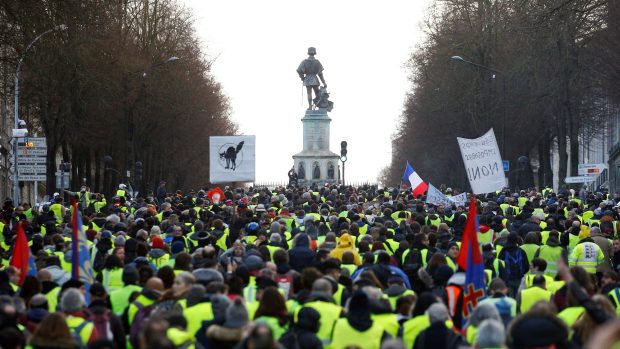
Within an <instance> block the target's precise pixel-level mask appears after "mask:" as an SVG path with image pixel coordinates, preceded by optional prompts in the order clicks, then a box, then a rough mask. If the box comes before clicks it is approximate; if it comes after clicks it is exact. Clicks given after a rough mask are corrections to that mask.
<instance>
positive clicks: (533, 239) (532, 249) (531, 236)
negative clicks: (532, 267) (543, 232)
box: [521, 231, 540, 263]
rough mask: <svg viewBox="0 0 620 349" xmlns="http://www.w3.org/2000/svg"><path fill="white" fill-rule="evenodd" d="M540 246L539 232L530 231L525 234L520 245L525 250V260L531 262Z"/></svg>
mask: <svg viewBox="0 0 620 349" xmlns="http://www.w3.org/2000/svg"><path fill="white" fill-rule="evenodd" d="M539 248H540V232H537V231H530V232H529V233H527V234H526V235H525V241H524V243H523V245H521V249H522V250H523V251H525V254H526V255H527V261H528V262H529V263H532V259H534V255H535V254H536V252H537V251H538V249H539Z"/></svg>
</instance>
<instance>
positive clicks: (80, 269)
mask: <svg viewBox="0 0 620 349" xmlns="http://www.w3.org/2000/svg"><path fill="white" fill-rule="evenodd" d="M71 226H72V227H73V239H72V243H71V247H72V254H71V278H72V279H75V280H80V281H82V282H83V283H84V288H85V289H86V296H87V297H88V295H89V292H88V291H89V290H90V285H92V283H93V282H94V278H93V268H92V264H91V261H90V252H89V251H88V245H87V239H86V233H84V226H83V225H82V214H81V213H80V210H79V209H78V207H77V202H74V203H73V217H72V219H71Z"/></svg>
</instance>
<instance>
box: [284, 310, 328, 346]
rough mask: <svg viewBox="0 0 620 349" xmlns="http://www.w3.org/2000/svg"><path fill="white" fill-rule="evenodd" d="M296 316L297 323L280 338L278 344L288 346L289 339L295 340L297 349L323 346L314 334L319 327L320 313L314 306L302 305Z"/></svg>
mask: <svg viewBox="0 0 620 349" xmlns="http://www.w3.org/2000/svg"><path fill="white" fill-rule="evenodd" d="M297 316H298V320H297V324H295V326H294V327H292V328H291V329H290V330H289V331H288V332H287V333H285V334H284V335H283V336H282V338H280V344H282V345H283V346H284V347H287V348H288V347H289V346H290V344H289V343H290V342H291V341H297V343H298V344H299V349H315V348H323V343H322V342H321V340H320V339H319V338H318V337H317V336H316V333H317V332H318V331H319V328H320V321H321V314H319V312H318V311H316V310H315V309H314V308H310V307H304V308H301V310H300V311H299V314H298V315H297Z"/></svg>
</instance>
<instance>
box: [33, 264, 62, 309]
mask: <svg viewBox="0 0 620 349" xmlns="http://www.w3.org/2000/svg"><path fill="white" fill-rule="evenodd" d="M37 279H39V281H40V282H41V293H42V294H43V295H45V298H46V299H47V309H48V311H49V312H55V311H56V306H57V304H58V294H59V293H60V286H58V284H57V283H55V282H54V281H52V274H51V273H50V272H49V270H47V269H41V270H39V271H38V272H37Z"/></svg>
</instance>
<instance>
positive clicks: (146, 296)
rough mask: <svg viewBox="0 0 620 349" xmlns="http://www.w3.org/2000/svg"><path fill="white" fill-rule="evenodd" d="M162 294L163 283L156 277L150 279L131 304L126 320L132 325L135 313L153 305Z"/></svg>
mask: <svg viewBox="0 0 620 349" xmlns="http://www.w3.org/2000/svg"><path fill="white" fill-rule="evenodd" d="M163 292H164V282H163V281H162V280H161V279H160V278H158V277H152V278H150V279H148V280H147V281H146V283H145V284H144V288H143V289H142V292H140V294H139V295H138V297H137V298H136V300H134V301H133V302H131V304H130V305H129V308H128V310H127V320H128V322H129V323H132V322H133V320H134V317H135V316H136V313H137V312H138V311H139V310H140V309H143V308H145V307H148V306H150V305H151V304H154V303H155V302H157V301H158V300H159V297H160V296H161V294H162V293H163Z"/></svg>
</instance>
